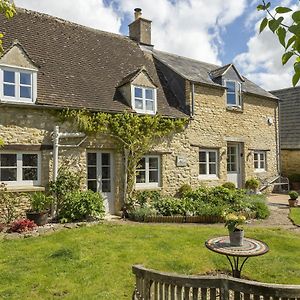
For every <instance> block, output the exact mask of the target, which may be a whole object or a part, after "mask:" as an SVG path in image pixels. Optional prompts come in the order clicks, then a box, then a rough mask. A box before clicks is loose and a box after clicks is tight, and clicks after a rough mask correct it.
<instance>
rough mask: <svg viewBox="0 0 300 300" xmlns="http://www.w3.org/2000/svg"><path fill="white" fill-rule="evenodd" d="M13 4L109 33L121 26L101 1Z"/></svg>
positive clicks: (52, 0)
mask: <svg viewBox="0 0 300 300" xmlns="http://www.w3.org/2000/svg"><path fill="white" fill-rule="evenodd" d="M15 4H16V5H17V6H19V7H23V8H27V9H31V10H35V11H39V12H43V13H47V14H50V15H52V16H56V17H60V18H63V19H66V20H69V21H72V22H76V23H79V24H82V25H86V26H89V27H93V28H98V29H102V30H106V31H110V32H115V33H118V32H119V30H120V26H121V19H120V17H119V16H118V15H117V14H116V12H114V10H113V8H112V7H111V6H105V5H104V3H103V1H102V0H40V1H39V0H15Z"/></svg>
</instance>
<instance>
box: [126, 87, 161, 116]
mask: <svg viewBox="0 0 300 300" xmlns="http://www.w3.org/2000/svg"><path fill="white" fill-rule="evenodd" d="M131 94H132V107H133V109H134V110H135V111H136V112H138V113H143V114H155V113H156V108H157V101H156V89H155V88H150V87H141V86H135V85H132V89H131Z"/></svg>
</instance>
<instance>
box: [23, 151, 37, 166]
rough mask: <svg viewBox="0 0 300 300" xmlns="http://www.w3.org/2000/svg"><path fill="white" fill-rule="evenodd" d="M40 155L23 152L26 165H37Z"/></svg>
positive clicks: (24, 164)
mask: <svg viewBox="0 0 300 300" xmlns="http://www.w3.org/2000/svg"><path fill="white" fill-rule="evenodd" d="M37 165H38V155H37V154H23V166H24V167H37Z"/></svg>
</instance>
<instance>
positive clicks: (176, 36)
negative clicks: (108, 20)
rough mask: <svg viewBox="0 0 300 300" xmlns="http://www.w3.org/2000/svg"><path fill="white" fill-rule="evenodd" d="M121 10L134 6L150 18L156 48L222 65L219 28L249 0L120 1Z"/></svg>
mask: <svg viewBox="0 0 300 300" xmlns="http://www.w3.org/2000/svg"><path fill="white" fill-rule="evenodd" d="M116 2H117V3H118V4H119V9H120V11H121V12H122V13H125V14H127V15H129V14H130V16H131V15H132V14H133V9H134V8H135V7H141V8H142V9H143V13H144V14H143V16H144V17H145V18H148V19H151V20H152V21H153V22H152V30H153V34H152V37H153V38H152V40H153V44H154V45H155V47H156V48H157V49H160V50H165V51H169V52H172V53H176V54H180V55H184V56H188V57H191V58H195V59H200V60H204V61H207V62H211V63H217V64H220V63H221V62H220V61H219V59H218V54H219V53H220V50H221V42H222V40H221V39H220V34H219V32H220V30H222V29H223V28H224V26H226V25H228V24H230V23H232V22H233V21H234V20H235V19H236V18H237V17H239V16H240V15H242V14H243V12H244V9H245V7H246V0H240V1H236V0H227V1H223V0H214V1H210V2H209V4H208V2H207V1H205V0H177V2H176V3H173V4H172V3H171V2H170V1H167V0H157V1H155V5H154V2H153V1H150V0H118V1H116Z"/></svg>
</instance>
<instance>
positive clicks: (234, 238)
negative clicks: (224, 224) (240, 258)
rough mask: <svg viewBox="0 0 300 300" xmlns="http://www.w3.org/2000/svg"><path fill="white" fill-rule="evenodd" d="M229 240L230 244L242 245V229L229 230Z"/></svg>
mask: <svg viewBox="0 0 300 300" xmlns="http://www.w3.org/2000/svg"><path fill="white" fill-rule="evenodd" d="M229 240H230V245H231V246H243V244H244V230H242V229H236V230H235V231H229Z"/></svg>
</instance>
